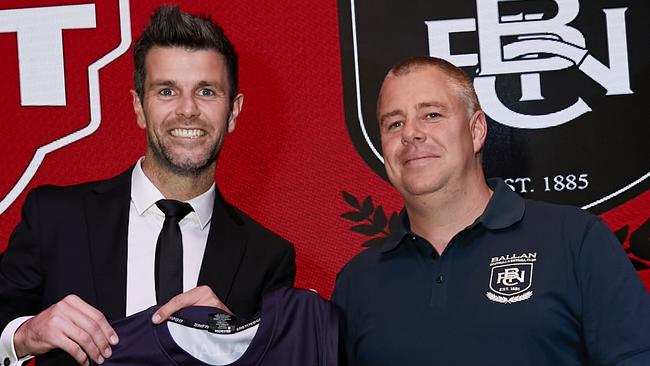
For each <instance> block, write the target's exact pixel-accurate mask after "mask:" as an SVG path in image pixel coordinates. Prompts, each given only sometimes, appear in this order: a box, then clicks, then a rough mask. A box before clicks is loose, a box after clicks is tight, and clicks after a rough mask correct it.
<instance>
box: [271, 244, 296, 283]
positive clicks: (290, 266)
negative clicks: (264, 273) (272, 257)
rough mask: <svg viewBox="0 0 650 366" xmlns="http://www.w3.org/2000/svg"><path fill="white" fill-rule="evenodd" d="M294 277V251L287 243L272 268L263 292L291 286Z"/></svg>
mask: <svg viewBox="0 0 650 366" xmlns="http://www.w3.org/2000/svg"><path fill="white" fill-rule="evenodd" d="M295 279H296V252H295V249H294V248H293V245H290V244H289V245H288V246H287V249H286V250H285V251H284V253H283V255H282V256H281V257H280V260H279V262H278V264H277V266H276V268H275V270H273V272H272V274H271V277H270V279H269V280H268V282H267V284H266V286H265V288H264V290H263V292H264V293H267V292H269V291H271V290H274V289H276V288H279V287H293V284H294V281H295Z"/></svg>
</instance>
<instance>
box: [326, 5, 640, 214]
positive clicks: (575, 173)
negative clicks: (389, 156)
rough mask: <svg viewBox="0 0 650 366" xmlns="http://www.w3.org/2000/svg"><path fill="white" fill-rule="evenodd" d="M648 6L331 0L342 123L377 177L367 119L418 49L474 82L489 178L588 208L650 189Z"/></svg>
mask: <svg viewBox="0 0 650 366" xmlns="http://www.w3.org/2000/svg"><path fill="white" fill-rule="evenodd" d="M648 14H650V4H649V3H648V2H644V1H632V0H620V1H614V2H608V3H607V4H605V3H602V2H593V1H586V0H582V1H580V0H545V1H542V0H539V1H538V0H528V1H504V0H485V1H483V0H481V1H477V0H457V1H448V2H441V1H437V2H431V1H409V2H396V1H390V0H372V1H370V0H339V19H340V34H341V54H342V65H343V81H344V95H345V112H346V123H347V126H348V130H349V132H350V136H351V137H352V140H353V141H354V144H355V147H356V149H357V151H358V152H359V154H360V155H361V156H362V157H363V158H364V160H365V161H366V163H367V164H368V166H369V167H370V168H372V169H373V170H374V171H375V172H376V173H377V174H378V175H380V176H382V177H384V178H386V175H385V172H384V167H383V160H382V157H381V147H380V141H379V133H378V128H377V122H376V118H375V108H376V99H377V95H378V93H379V88H380V86H381V82H382V80H383V77H384V75H385V73H386V71H387V70H388V69H389V68H390V67H391V66H392V65H393V64H395V63H397V62H398V61H400V60H402V59H404V58H406V57H410V56H416V55H432V56H438V57H442V58H445V59H447V60H449V61H450V62H452V63H454V64H456V65H457V66H460V67H462V68H463V69H464V70H465V71H466V72H467V73H468V74H469V75H470V76H471V77H472V78H473V79H474V85H475V87H476V89H477V93H478V95H479V99H480V101H481V104H482V107H483V109H484V110H485V112H486V115H487V116H488V121H489V129H490V131H489V132H488V140H487V141H486V146H485V149H484V165H485V171H486V175H487V176H488V177H490V176H499V177H502V178H504V179H506V182H507V183H508V184H509V185H510V186H511V187H512V188H513V189H514V190H515V191H517V192H519V193H521V194H522V195H524V196H526V197H528V198H534V199H541V200H545V201H550V202H556V203H563V204H571V205H575V206H581V207H584V208H588V209H590V210H592V211H594V212H596V213H598V212H603V211H605V210H608V209H610V208H612V207H614V206H616V205H618V204H620V203H621V202H624V201H627V200H629V199H631V198H633V197H635V196H636V195H638V194H639V193H641V192H644V191H646V190H647V189H649V188H650V184H649V181H650V164H649V163H650V158H648V157H649V156H650V144H649V143H648V142H647V141H646V140H647V138H646V135H647V134H648V133H649V132H650V124H648V123H647V122H646V118H645V116H644V114H643V112H642V111H643V108H642V106H643V105H644V104H645V103H647V101H648V100H650V92H649V90H648V88H649V87H648V85H649V84H650V51H649V50H650V48H648V47H647V35H648V34H650V22H648V21H647V15H648Z"/></svg>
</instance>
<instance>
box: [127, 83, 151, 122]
mask: <svg viewBox="0 0 650 366" xmlns="http://www.w3.org/2000/svg"><path fill="white" fill-rule="evenodd" d="M131 97H132V98H133V112H135V119H136V123H137V124H138V126H139V127H140V128H146V127H147V119H146V118H145V116H144V109H143V108H142V101H141V100H140V97H139V96H138V93H136V91H135V90H133V89H131Z"/></svg>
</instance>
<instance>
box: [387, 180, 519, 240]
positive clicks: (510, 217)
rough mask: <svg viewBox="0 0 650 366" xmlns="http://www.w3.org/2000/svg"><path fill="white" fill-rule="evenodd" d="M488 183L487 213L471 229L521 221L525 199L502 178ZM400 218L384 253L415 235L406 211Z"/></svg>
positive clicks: (494, 227)
mask: <svg viewBox="0 0 650 366" xmlns="http://www.w3.org/2000/svg"><path fill="white" fill-rule="evenodd" d="M487 183H488V186H489V187H490V189H492V191H493V192H494V193H493V194H492V197H491V198H490V201H489V202H488V204H487V207H486V208H485V211H483V213H482V214H481V216H479V217H478V218H477V219H476V221H474V223H473V224H472V225H470V226H469V227H470V228H473V227H475V226H477V225H479V224H481V225H483V226H484V227H485V228H487V229H488V230H499V229H505V228H507V227H509V226H511V225H514V224H516V223H517V222H519V221H521V219H522V218H523V217H524V211H525V201H524V199H523V198H521V197H520V196H519V195H518V194H517V193H515V192H514V191H513V190H512V189H510V187H508V186H507V185H506V183H505V182H504V181H503V179H501V178H490V179H488V180H487ZM399 217H400V225H399V227H398V228H397V230H396V231H395V232H392V233H390V235H389V236H388V237H387V238H386V240H385V241H384V243H383V246H382V249H381V252H382V253H387V252H390V251H392V250H393V249H395V248H397V247H398V246H399V245H400V244H401V243H402V242H403V239H404V237H405V236H409V235H413V234H412V233H411V224H410V222H409V218H408V214H407V213H406V209H402V211H401V212H400V214H399Z"/></svg>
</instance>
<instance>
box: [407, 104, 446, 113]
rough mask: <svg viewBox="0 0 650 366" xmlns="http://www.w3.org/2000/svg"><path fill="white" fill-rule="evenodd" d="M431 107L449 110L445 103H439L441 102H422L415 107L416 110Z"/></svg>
mask: <svg viewBox="0 0 650 366" xmlns="http://www.w3.org/2000/svg"><path fill="white" fill-rule="evenodd" d="M430 107H435V108H440V109H442V110H443V111H446V110H447V106H446V105H444V104H443V103H439V102H422V103H418V104H417V105H416V106H415V109H416V110H420V109H424V108H430Z"/></svg>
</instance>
